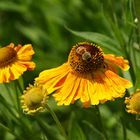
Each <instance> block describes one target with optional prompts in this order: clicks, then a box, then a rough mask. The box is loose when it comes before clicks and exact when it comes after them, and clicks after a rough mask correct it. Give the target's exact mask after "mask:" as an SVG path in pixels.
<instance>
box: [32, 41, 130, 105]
mask: <svg viewBox="0 0 140 140" xmlns="http://www.w3.org/2000/svg"><path fill="white" fill-rule="evenodd" d="M116 66H118V67H120V68H121V69H123V70H128V69H129V65H128V61H127V60H125V59H124V58H123V57H116V56H114V55H112V54H108V55H105V54H103V52H102V50H101V49H100V48H99V46H97V45H95V44H92V43H88V42H82V43H78V44H76V45H75V46H73V48H72V50H71V52H70V54H69V57H68V62H66V63H65V64H63V65H61V66H59V67H58V68H53V69H50V70H45V71H43V72H41V73H40V75H39V77H37V78H36V79H35V80H36V83H37V84H38V85H43V86H44V88H46V89H47V91H48V93H52V92H53V91H56V92H55V93H54V94H53V96H54V97H55V100H56V101H58V105H62V104H64V105H69V104H70V103H74V102H75V101H76V100H78V99H80V100H81V102H82V103H83V105H84V106H89V105H98V104H99V103H104V102H105V101H108V100H114V99H115V98H118V97H123V96H124V94H125V90H126V89H127V88H130V87H132V84H131V82H129V81H128V80H125V79H124V78H121V77H120V76H119V75H118V74H117V69H116Z"/></svg>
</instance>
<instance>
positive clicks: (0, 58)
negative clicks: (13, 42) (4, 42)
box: [0, 47, 17, 68]
mask: <svg viewBox="0 0 140 140" xmlns="http://www.w3.org/2000/svg"><path fill="white" fill-rule="evenodd" d="M16 56H17V53H16V51H15V50H14V49H13V48H10V47H3V48H0V68H1V67H5V66H7V65H9V64H11V63H12V62H13V61H15V59H16Z"/></svg>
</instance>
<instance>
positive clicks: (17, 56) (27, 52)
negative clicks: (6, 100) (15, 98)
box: [0, 43, 35, 83]
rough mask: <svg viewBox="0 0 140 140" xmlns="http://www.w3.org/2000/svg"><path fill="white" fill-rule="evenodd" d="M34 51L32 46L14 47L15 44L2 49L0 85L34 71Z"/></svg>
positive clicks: (0, 56)
mask: <svg viewBox="0 0 140 140" xmlns="http://www.w3.org/2000/svg"><path fill="white" fill-rule="evenodd" d="M33 54H34V50H33V48H32V45H30V44H27V45H24V46H21V45H18V46H14V44H13V43H11V44H10V45H8V46H6V47H2V48H0V83H8V82H10V81H12V80H15V79H18V78H19V76H21V75H22V74H23V72H25V71H26V70H33V69H34V68H35V63H34V62H32V61H30V60H31V59H32V55H33Z"/></svg>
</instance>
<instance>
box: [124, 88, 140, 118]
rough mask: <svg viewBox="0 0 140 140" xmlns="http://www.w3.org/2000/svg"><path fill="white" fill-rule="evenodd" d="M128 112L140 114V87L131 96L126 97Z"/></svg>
mask: <svg viewBox="0 0 140 140" xmlns="http://www.w3.org/2000/svg"><path fill="white" fill-rule="evenodd" d="M125 103H126V108H127V112H128V113H131V114H138V115H140V89H138V90H137V91H136V93H134V94H131V96H130V97H126V98H125Z"/></svg>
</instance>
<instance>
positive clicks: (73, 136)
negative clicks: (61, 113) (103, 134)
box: [69, 113, 86, 140]
mask: <svg viewBox="0 0 140 140" xmlns="http://www.w3.org/2000/svg"><path fill="white" fill-rule="evenodd" d="M69 140H86V137H85V134H84V132H83V130H82V128H81V127H80V126H79V124H78V123H77V121H76V120H75V114H74V113H72V114H71V117H70V122H69Z"/></svg>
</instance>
